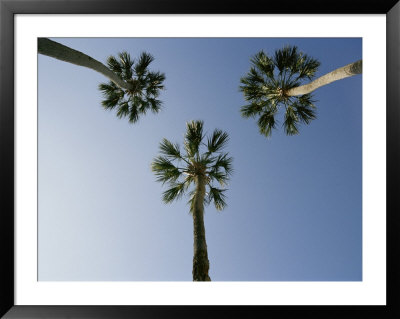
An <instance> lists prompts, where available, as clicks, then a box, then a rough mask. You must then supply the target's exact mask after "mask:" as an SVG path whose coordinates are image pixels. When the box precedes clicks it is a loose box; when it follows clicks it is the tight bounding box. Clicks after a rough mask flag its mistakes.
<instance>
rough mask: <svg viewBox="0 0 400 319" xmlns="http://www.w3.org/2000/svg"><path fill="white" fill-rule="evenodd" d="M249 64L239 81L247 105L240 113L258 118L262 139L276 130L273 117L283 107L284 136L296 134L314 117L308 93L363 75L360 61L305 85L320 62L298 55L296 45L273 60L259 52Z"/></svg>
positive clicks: (310, 97)
mask: <svg viewBox="0 0 400 319" xmlns="http://www.w3.org/2000/svg"><path fill="white" fill-rule="evenodd" d="M250 61H251V68H250V71H249V72H248V73H247V75H246V76H244V77H242V78H241V79H240V82H241V84H242V85H241V86H240V90H241V91H242V92H243V94H244V98H245V100H246V101H248V102H249V104H248V105H244V106H242V108H241V113H242V116H243V117H245V118H249V117H253V118H254V117H258V121H257V124H258V127H259V130H260V133H261V134H263V135H265V136H270V135H271V133H272V129H275V128H276V125H277V120H276V115H277V113H278V111H279V109H280V108H282V107H284V108H285V114H284V122H283V126H284V129H285V132H286V134H287V135H295V134H298V133H299V130H298V126H299V124H301V123H305V124H309V123H310V122H311V120H313V119H315V118H316V114H315V105H314V102H315V101H314V100H313V97H312V95H311V92H313V91H314V90H316V89H317V88H319V87H321V86H324V85H326V84H329V83H331V82H333V81H337V80H340V79H344V78H346V77H350V76H353V75H356V74H360V73H361V72H362V61H361V60H360V61H357V62H354V63H351V64H348V65H346V66H344V67H341V68H339V69H336V70H334V71H332V72H329V73H327V74H325V75H324V76H321V77H319V78H317V79H316V80H314V81H312V82H310V83H307V84H304V81H310V80H312V79H313V78H314V76H315V73H316V72H317V70H318V67H319V66H320V62H319V61H318V60H316V59H314V58H311V57H309V56H308V55H306V54H304V53H303V52H300V51H299V50H298V49H297V47H296V46H286V47H284V48H283V49H281V50H277V51H275V54H274V56H272V57H269V56H268V55H267V54H266V53H264V51H260V52H259V53H257V54H256V55H255V56H254V57H252V58H251V60H250Z"/></svg>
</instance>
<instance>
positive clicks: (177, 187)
mask: <svg viewBox="0 0 400 319" xmlns="http://www.w3.org/2000/svg"><path fill="white" fill-rule="evenodd" d="M171 185H172V187H171V188H169V189H167V190H166V191H165V192H163V201H164V202H165V203H171V202H172V201H174V200H178V199H180V198H181V197H182V195H183V194H184V193H185V190H186V185H185V182H181V183H172V184H171Z"/></svg>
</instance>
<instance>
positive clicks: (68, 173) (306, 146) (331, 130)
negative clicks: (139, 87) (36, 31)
mask: <svg viewBox="0 0 400 319" xmlns="http://www.w3.org/2000/svg"><path fill="white" fill-rule="evenodd" d="M54 40H56V41H58V42H60V43H62V44H65V45H67V46H70V47H72V48H74V49H77V50H79V51H82V52H84V53H86V54H88V55H90V56H92V57H93V58H95V59H97V60H99V61H102V62H105V60H106V59H107V57H108V56H109V55H116V54H117V53H118V52H121V51H127V52H129V53H130V54H131V56H132V57H136V56H138V55H139V54H140V52H142V51H146V52H149V53H151V54H152V55H153V56H154V57H155V61H154V62H153V63H152V64H151V69H153V70H160V71H161V72H164V73H165V74H166V81H165V85H166V90H165V91H163V92H162V94H161V96H160V98H161V99H162V100H163V110H162V111H161V112H160V113H159V114H157V115H154V114H151V113H149V114H148V115H147V116H145V117H142V118H141V119H140V121H139V122H138V123H136V124H134V125H132V124H129V123H128V120H127V119H118V118H117V117H116V116H115V112H114V111H106V110H104V109H103V108H102V107H101V100H102V94H101V92H100V91H99V90H98V89H97V86H98V84H99V83H102V82H106V81H107V79H105V78H104V77H103V76H102V75H101V74H99V73H97V72H95V71H93V70H90V69H87V68H83V67H79V66H75V65H72V64H69V63H66V62H62V61H59V60H56V59H53V58H50V57H47V56H42V55H39V56H38V73H39V75H38V117H39V129H38V135H39V136H38V148H39V149H38V151H39V152H38V153H39V155H38V160H39V161H38V163H39V164H38V183H39V185H38V186H39V195H38V196H39V210H38V223H39V224H38V237H39V241H38V253H39V265H38V266H39V267H38V269H39V280H57V281H59V280H79V281H85V280H90V281H93V280H95V281H108V280H112V281H191V280H192V273H191V272H192V258H193V222H192V218H191V215H190V214H189V208H188V206H187V205H186V202H187V200H186V199H182V200H180V201H178V202H174V203H173V204H169V205H166V204H164V203H163V202H162V200H161V194H162V192H163V190H165V188H164V187H162V185H161V184H160V183H157V182H156V178H155V176H154V174H153V173H152V172H151V170H150V163H151V161H152V160H153V158H154V157H155V156H156V155H157V154H158V145H159V143H160V141H161V140H162V138H164V137H165V138H167V139H169V140H171V141H173V142H178V143H182V141H183V134H184V132H185V123H186V122H187V121H190V120H203V121H204V123H205V129H206V131H208V132H212V131H213V130H214V129H215V128H219V129H222V130H225V131H227V132H228V133H229V136H230V141H229V144H228V147H227V151H229V153H230V155H231V156H232V157H233V158H234V162H233V168H234V174H233V176H232V178H231V182H230V184H229V187H228V188H229V190H228V191H227V193H226V195H227V203H228V206H227V208H226V209H225V210H224V211H222V212H217V211H216V210H215V208H214V207H213V206H208V207H206V209H205V227H206V239H207V245H208V256H209V260H210V272H209V274H210V277H211V279H212V280H213V281H359V280H362V249H361V247H362V227H361V224H362V207H361V195H362V188H361V185H362V184H361V182H362V180H361V177H362V161H361V160H362V148H361V142H362V131H361V129H362V100H361V86H362V77H361V76H354V77H351V78H347V79H344V80H341V81H337V82H334V83H331V84H329V85H327V86H325V87H322V88H319V89H318V90H317V91H315V93H314V97H315V99H316V100H317V102H316V105H317V119H316V120H314V121H312V122H311V124H310V125H307V126H304V125H303V126H301V127H300V135H297V136H286V135H285V134H284V132H283V130H282V129H279V130H275V131H273V133H272V137H271V138H269V139H267V138H265V137H263V136H261V135H260V134H259V133H258V128H257V125H256V123H255V121H254V120H252V119H244V118H242V117H241V115H240V112H239V110H240V107H241V106H242V105H244V104H245V101H244V99H243V96H242V93H241V92H240V91H239V89H238V87H239V84H240V83H239V80H240V77H242V76H243V75H245V74H246V72H247V71H248V69H249V67H250V63H249V59H250V57H251V56H253V55H254V54H255V53H257V52H259V51H260V50H261V49H263V50H264V51H265V52H267V53H273V52H274V51H275V50H276V49H280V48H282V47H283V46H284V45H287V44H290V45H297V46H298V47H299V49H300V50H301V51H303V52H305V53H307V54H308V55H310V56H312V57H314V58H317V59H319V61H320V62H321V66H320V68H319V71H318V73H317V76H319V75H323V74H325V73H327V72H329V71H331V70H333V69H335V68H338V67H341V66H344V65H346V64H348V63H351V62H354V61H356V60H358V59H361V58H362V41H361V39H354V38H347V39H342V38H340V39H339V38H326V39H325V38H324V39H323V38H321V39H318V38H294V39H292V38H230V39H229V38H142V39H139V38H115V39H114V38H57V39H54Z"/></svg>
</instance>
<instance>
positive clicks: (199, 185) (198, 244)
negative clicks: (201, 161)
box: [192, 176, 211, 281]
mask: <svg viewBox="0 0 400 319" xmlns="http://www.w3.org/2000/svg"><path fill="white" fill-rule="evenodd" d="M195 183H196V193H195V195H194V202H193V208H192V210H193V211H192V214H193V237H194V243H193V249H194V254H193V272H192V273H193V281H211V278H210V277H209V276H208V269H209V268H210V263H209V261H208V254H207V243H206V232H205V228H204V196H205V193H206V182H205V177H204V176H198V177H196V180H195Z"/></svg>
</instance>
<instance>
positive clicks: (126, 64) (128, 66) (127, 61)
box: [118, 52, 135, 81]
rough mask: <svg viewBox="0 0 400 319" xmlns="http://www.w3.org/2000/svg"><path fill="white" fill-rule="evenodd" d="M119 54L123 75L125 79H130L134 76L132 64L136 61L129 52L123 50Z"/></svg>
mask: <svg viewBox="0 0 400 319" xmlns="http://www.w3.org/2000/svg"><path fill="white" fill-rule="evenodd" d="M118 56H119V59H120V64H121V69H122V72H121V76H122V78H123V79H124V80H125V81H127V80H130V79H131V78H132V76H133V73H132V66H133V64H134V63H135V61H134V60H132V59H131V56H130V54H129V53H128V52H121V53H119V54H118Z"/></svg>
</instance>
